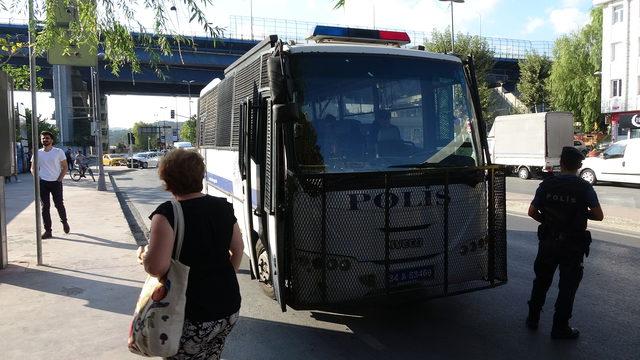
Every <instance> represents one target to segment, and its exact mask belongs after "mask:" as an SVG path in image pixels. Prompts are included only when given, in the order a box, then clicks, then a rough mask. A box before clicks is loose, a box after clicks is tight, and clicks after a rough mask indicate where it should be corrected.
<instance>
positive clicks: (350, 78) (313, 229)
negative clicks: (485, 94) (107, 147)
mask: <svg viewBox="0 0 640 360" xmlns="http://www.w3.org/2000/svg"><path fill="white" fill-rule="evenodd" d="M309 40H312V41H314V42H313V43H310V44H295V43H294V42H288V43H285V42H283V41H281V40H279V39H278V38H277V36H274V35H272V36H270V37H269V38H267V39H265V40H264V41H262V42H261V43H259V44H257V45H256V46H255V47H254V48H253V49H252V50H250V51H249V52H248V53H246V54H245V55H243V56H242V57H241V58H239V59H238V60H237V61H236V62H234V63H233V64H231V65H230V66H229V67H228V68H227V69H226V70H225V73H224V79H223V80H219V79H215V80H214V81H212V82H211V83H210V84H208V85H207V86H206V87H205V88H204V89H203V90H202V92H201V94H200V98H199V103H198V116H199V126H198V147H199V151H200V152H201V154H202V155H203V156H204V158H205V161H206V168H207V174H206V179H205V181H206V186H205V188H206V191H207V192H208V193H209V194H212V195H214V196H224V197H226V198H227V199H228V200H229V201H230V202H232V203H233V205H234V209H235V212H236V217H237V218H238V223H239V225H240V227H241V228H242V229H243V233H244V235H243V236H244V241H245V249H246V250H247V256H248V257H249V259H250V262H251V273H252V275H253V277H254V278H255V279H257V280H258V281H259V282H260V283H261V285H262V287H263V288H264V289H265V290H266V291H267V292H268V293H270V294H271V295H272V296H273V297H274V298H275V299H276V300H277V301H278V302H279V303H280V306H281V308H282V310H283V311H285V310H286V305H289V306H290V307H292V308H295V309H301V308H326V307H334V306H339V305H342V304H353V303H356V302H361V301H365V300H367V301H368V300H373V301H379V300H381V299H382V300H384V299H386V300H389V299H391V301H393V299H395V297H396V296H399V297H414V296H415V297H417V298H418V299H422V298H429V297H438V296H448V295H454V294H459V293H463V292H469V291H474V290H479V289H485V288H490V287H494V286H498V285H501V284H504V283H505V282H506V281H507V272H506V269H507V268H506V225H505V222H506V212H505V179H504V175H505V173H504V169H502V168H500V167H497V166H493V165H490V163H489V162H490V160H489V159H490V158H489V156H488V152H487V145H486V134H485V124H484V123H483V121H482V120H481V116H480V114H481V112H480V107H479V100H478V95H477V85H476V79H475V75H474V72H473V64H472V59H467V60H461V59H460V58H459V57H456V56H451V55H443V54H433V53H429V52H426V51H424V50H422V49H408V48H403V47H402V45H406V44H408V43H409V42H410V39H409V36H408V35H407V34H406V33H403V32H392V31H379V30H363V29H353V28H339V27H327V26H317V27H316V28H315V29H314V32H313V35H312V36H311V37H310V38H309Z"/></svg>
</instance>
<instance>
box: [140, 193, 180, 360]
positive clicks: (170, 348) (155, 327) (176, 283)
mask: <svg viewBox="0 0 640 360" xmlns="http://www.w3.org/2000/svg"><path fill="white" fill-rule="evenodd" d="M171 203H172V205H173V218H174V220H173V225H174V226H173V228H174V231H175V234H176V235H175V236H176V238H175V239H176V240H175V241H176V247H175V249H176V251H175V253H174V255H173V258H172V259H171V266H170V267H169V271H168V272H167V274H166V275H165V276H164V277H163V278H161V279H158V278H156V277H153V276H148V277H147V281H146V282H145V283H144V286H143V287H142V291H141V292H140V297H139V299H138V303H137V305H136V310H135V312H134V314H133V321H132V322H131V328H130V329H129V350H130V351H131V352H132V353H134V354H138V355H142V356H162V357H169V356H173V355H175V354H177V353H178V349H179V347H180V337H182V327H183V325H184V307H185V304H186V301H187V299H186V296H185V294H186V291H187V282H188V279H189V267H188V266H186V265H184V264H182V263H180V261H179V259H180V250H181V249H182V239H183V237H184V215H183V214H182V207H181V206H180V203H179V202H178V201H177V200H171Z"/></svg>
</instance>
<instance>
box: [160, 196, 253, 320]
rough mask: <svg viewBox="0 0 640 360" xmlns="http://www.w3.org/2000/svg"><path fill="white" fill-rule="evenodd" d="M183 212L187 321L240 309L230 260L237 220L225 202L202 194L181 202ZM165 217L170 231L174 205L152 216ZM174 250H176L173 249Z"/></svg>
mask: <svg viewBox="0 0 640 360" xmlns="http://www.w3.org/2000/svg"><path fill="white" fill-rule="evenodd" d="M180 204H181V205H182V211H183V213H184V223H185V229H184V240H183V243H182V251H181V253H180V262H181V263H183V264H185V265H187V266H189V267H190V270H189V283H188V285H187V304H186V308H185V315H186V318H187V319H189V320H192V321H213V320H219V319H222V318H225V317H227V316H229V315H231V314H233V313H235V312H237V311H238V310H240V300H241V299H240V289H239V287H238V279H237V278H236V273H235V270H234V269H233V265H232V264H231V261H230V260H229V245H230V243H231V236H232V234H233V226H234V224H235V223H236V217H235V216H234V214H233V206H232V205H231V204H229V203H228V202H227V200H226V199H223V198H217V197H213V196H210V195H205V196H203V197H200V198H195V199H189V200H183V201H180ZM155 214H160V215H163V216H164V217H166V218H167V220H168V221H169V224H171V227H172V228H173V206H172V205H171V202H170V201H166V202H164V203H162V204H160V206H158V207H157V208H156V210H154V211H153V213H151V215H150V216H149V218H152V217H153V215H155ZM174 250H175V247H174Z"/></svg>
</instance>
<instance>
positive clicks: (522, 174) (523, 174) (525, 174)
mask: <svg viewBox="0 0 640 360" xmlns="http://www.w3.org/2000/svg"><path fill="white" fill-rule="evenodd" d="M518 177H519V178H520V179H522V180H527V179H528V178H530V177H531V172H530V171H529V169H527V167H526V166H522V167H521V168H520V169H518Z"/></svg>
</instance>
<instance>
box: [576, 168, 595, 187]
mask: <svg viewBox="0 0 640 360" xmlns="http://www.w3.org/2000/svg"><path fill="white" fill-rule="evenodd" d="M580 177H581V178H582V180H584V181H586V182H588V183H589V184H591V185H595V183H596V182H597V181H598V180H597V179H596V173H594V172H593V170H591V169H584V170H582V172H581V173H580Z"/></svg>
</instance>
